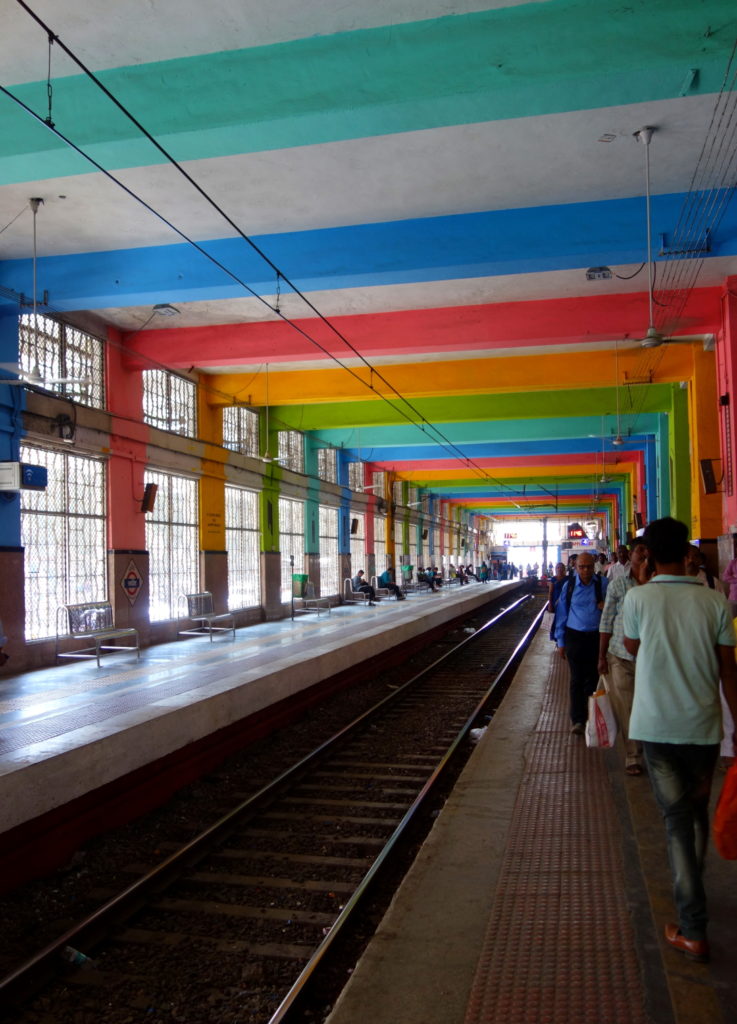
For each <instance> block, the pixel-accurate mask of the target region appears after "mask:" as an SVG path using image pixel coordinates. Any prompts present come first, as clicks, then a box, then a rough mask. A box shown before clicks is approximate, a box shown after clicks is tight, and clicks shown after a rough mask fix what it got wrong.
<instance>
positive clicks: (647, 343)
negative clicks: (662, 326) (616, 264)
mask: <svg viewBox="0 0 737 1024" xmlns="http://www.w3.org/2000/svg"><path fill="white" fill-rule="evenodd" d="M654 131H655V128H653V127H652V125H645V127H644V128H638V130H637V131H636V132H634V136H635V138H636V139H637V141H638V142H640V143H642V145H643V146H644V147H645V219H646V221H647V298H648V327H647V331H646V333H645V337H644V338H643V339H642V341H641V342H640V344H641V345H642V347H643V348H657V347H658V345H662V344H663V335H662V334H661V333H660V331H658V330H657V329H656V327H655V318H654V316H653V256H652V248H653V246H652V225H651V222H650V140H651V139H652V137H653V132H654Z"/></svg>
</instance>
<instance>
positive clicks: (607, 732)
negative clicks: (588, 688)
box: [586, 689, 617, 747]
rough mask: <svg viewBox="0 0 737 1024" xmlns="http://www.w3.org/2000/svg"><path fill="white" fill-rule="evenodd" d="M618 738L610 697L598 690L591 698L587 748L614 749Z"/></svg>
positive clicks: (587, 725) (603, 691)
mask: <svg viewBox="0 0 737 1024" xmlns="http://www.w3.org/2000/svg"><path fill="white" fill-rule="evenodd" d="M616 738H617V720H616V718H615V717H614V712H613V711H612V705H611V701H610V700H609V695H608V694H607V693H606V691H605V690H601V689H599V690H597V691H596V693H593V694H592V695H591V696H590V697H589V720H588V722H587V723H586V746H587V747H613V746H614V741H615V740H616Z"/></svg>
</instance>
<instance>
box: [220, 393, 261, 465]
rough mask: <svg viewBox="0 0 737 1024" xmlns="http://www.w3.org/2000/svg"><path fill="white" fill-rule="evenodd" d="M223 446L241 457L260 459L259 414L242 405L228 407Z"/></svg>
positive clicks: (226, 407)
mask: <svg viewBox="0 0 737 1024" xmlns="http://www.w3.org/2000/svg"><path fill="white" fill-rule="evenodd" d="M223 445H224V447H225V448H230V450H231V451H233V452H240V453H241V455H251V456H252V457H253V458H255V459H257V458H258V457H259V454H260V453H259V445H258V413H257V412H253V410H252V409H245V408H244V407H243V406H242V405H226V406H225V408H224V409H223Z"/></svg>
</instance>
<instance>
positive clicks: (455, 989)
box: [327, 615, 737, 1024]
mask: <svg viewBox="0 0 737 1024" xmlns="http://www.w3.org/2000/svg"><path fill="white" fill-rule="evenodd" d="M544 618H545V619H548V618H549V616H547V615H546V616H545V617H544ZM547 626H548V627H549V623H547ZM569 730H570V722H569V719H568V670H567V667H566V665H565V663H564V662H562V661H561V660H560V659H559V658H558V657H557V655H556V654H555V652H554V648H553V645H552V644H551V642H550V640H549V638H548V628H546V622H545V621H544V622H543V625H542V627H541V628H540V629H539V631H538V633H537V636H536V638H535V640H534V642H533V644H532V646H531V648H530V649H529V651H528V653H527V655H526V656H525V658H524V660H523V662H522V664H521V666H520V668H519V669H518V671H517V675H516V677H515V680H514V682H513V684H512V687H511V688H510V690H509V692H508V693H507V696H506V697H505V699H504V701H503V703H502V705H501V708H500V709H499V711H498V712H497V713H496V715H495V716H494V718H493V720H492V722H491V723H490V725H489V727H488V728H487V729H486V730H485V732H484V734H483V736H482V738H481V739H480V741H479V743H478V745H477V747H476V749H475V750H474V751H473V754H472V756H471V758H470V760H469V762H468V764H467V766H466V768H465V769H464V771H463V773H462V775H461V777H460V779H459V781H458V783H457V784H456V786H455V787H454V790H453V793H452V794H451V796H450V797H449V799H448V801H447V803H446V804H445V807H444V808H443V810H442V811H441V813H440V815H439V816H438V818H437V821H436V822H435V824H434V826H433V829H432V830H431V832H430V834H429V836H428V838H427V840H426V841H425V843H424V845H423V847H422V849H421V852H420V854H419V855H418V857H417V859H416V861H415V863H414V865H413V867H412V869H411V871H410V873H409V875H408V876H407V878H406V879H405V881H404V883H403V884H402V886H401V888H400V890H399V891H398V893H397V895H396V896H395V898H394V900H393V902H392V904H391V906H390V909H389V911H388V912H387V914H386V915H385V917H384V919H383V921H382V922H381V924H380V926H379V928H378V930H377V932H376V934H375V936H374V937H373V939H372V940H371V942H370V943H369V945H368V947H367V948H366V950H365V951H364V954H363V956H362V958H361V960H360V961H359V963H358V965H357V967H356V969H355V971H354V972H353V974H352V976H351V979H350V981H349V983H348V985H347V987H346V988H345V989H344V991H343V993H342V995H341V996H340V997H339V999H338V1000H337V1001H336V1004H335V1007H334V1009H333V1011H332V1013H331V1014H330V1015H329V1017H328V1019H327V1024H355V1022H356V1021H364V1020H371V1022H372V1024H397V1021H401V1022H402V1024H492V1022H493V1024H707V1022H708V1024H734V1022H735V1021H736V1020H737V1010H736V1009H735V1008H736V1007H737V970H736V969H735V968H736V967H737V953H736V952H735V950H736V949H737V886H736V885H735V879H736V875H735V872H736V871H737V865H735V863H732V862H728V861H724V860H721V859H720V858H719V857H718V855H717V854H716V853H715V851H714V850H713V849H712V850H710V854H709V858H708V860H707V867H706V889H707V894H708V896H709V904H710V913H711V925H710V933H709V938H710V943H711V947H712V959H711V963H709V964H697V963H692V962H690V961H688V960H686V959H685V958H684V957H683V956H682V955H681V954H680V953H678V952H676V951H674V950H672V949H671V948H670V947H669V946H667V945H666V943H665V941H664V938H663V927H664V924H665V923H666V922H668V921H672V920H674V911H673V904H672V899H671V879H670V872H669V869H668V864H667V856H666V849H665V831H664V826H663V823H662V820H661V818H660V815H659V812H658V810H657V808H656V806H655V802H654V799H653V797H652V794H651V790H650V784H649V781H648V779H647V776H646V775H645V776H641V777H629V776H626V775H625V774H624V757H623V753H622V751H621V750H620V749H618V748H615V749H614V750H610V751H609V750H607V751H604V750H592V749H589V748H587V747H586V745H585V741H584V739H583V737H579V736H572V735H571V734H570V731H569ZM721 778H722V776H720V775H717V778H716V780H715V786H714V790H715V793H714V798H715V799H716V795H717V792H718V790H719V788H720V785H721Z"/></svg>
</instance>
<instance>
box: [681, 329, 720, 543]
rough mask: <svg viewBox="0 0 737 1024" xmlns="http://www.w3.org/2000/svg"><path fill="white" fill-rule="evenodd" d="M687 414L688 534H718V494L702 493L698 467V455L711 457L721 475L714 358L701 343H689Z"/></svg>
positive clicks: (697, 535) (717, 475) (702, 536)
mask: <svg viewBox="0 0 737 1024" xmlns="http://www.w3.org/2000/svg"><path fill="white" fill-rule="evenodd" d="M688 418H689V424H690V434H691V438H690V441H691V523H690V527H691V536H692V537H696V538H704V537H718V536H719V534H720V533H721V532H722V504H721V494H719V493H715V494H705V493H704V486H703V483H702V480H701V471H700V465H701V459H712V460H714V464H715V466H714V468H715V471H716V477H717V479H719V477H720V476H721V469H720V467H721V463H720V462H719V461H718V459H719V452H720V447H719V404H718V397H717V375H716V362H715V357H714V353H713V352H704V350H703V348H702V346H701V345H694V346H693V376H692V378H691V380H690V382H689V389H688Z"/></svg>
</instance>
